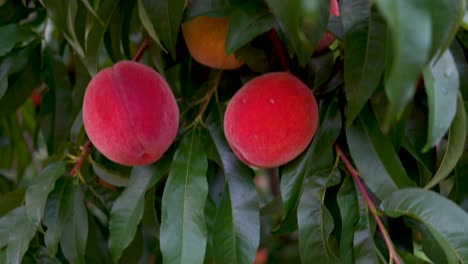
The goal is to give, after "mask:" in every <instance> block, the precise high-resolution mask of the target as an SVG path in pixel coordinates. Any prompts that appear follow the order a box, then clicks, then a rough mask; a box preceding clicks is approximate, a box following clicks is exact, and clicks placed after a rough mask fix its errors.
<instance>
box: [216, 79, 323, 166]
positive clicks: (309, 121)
mask: <svg viewBox="0 0 468 264" xmlns="http://www.w3.org/2000/svg"><path fill="white" fill-rule="evenodd" d="M318 112H319V111H318V106H317V101H316V100H315V97H314V95H313V94H312V92H311V91H310V90H309V88H308V87H307V86H306V85H305V84H304V83H303V82H301V81H300V80H299V79H298V78H296V77H295V76H293V75H291V74H290V73H286V72H274V73H267V74H264V75H261V76H259V77H256V78H254V79H252V80H250V81H249V82H247V83H246V84H245V85H244V86H243V87H242V88H241V89H240V90H239V91H238V92H237V93H236V94H235V95H234V96H233V97H232V99H231V101H230V102H229V104H228V106H227V109H226V113H225V116H224V133H225V135H226V139H227V141H228V143H229V145H230V146H231V148H232V150H233V151H234V153H235V154H236V155H237V157H238V158H239V159H240V160H241V161H243V162H244V163H246V164H248V165H251V166H254V167H259V168H273V167H277V166H280V165H283V164H286V163H287V162H289V161H291V160H293V159H294V158H296V157H297V156H298V155H299V154H301V153H302V152H303V151H304V150H305V148H306V147H307V146H308V145H309V143H310V141H311V140H312V138H313V136H314V134H315V131H316V130H317V125H318V120H319V116H318Z"/></svg>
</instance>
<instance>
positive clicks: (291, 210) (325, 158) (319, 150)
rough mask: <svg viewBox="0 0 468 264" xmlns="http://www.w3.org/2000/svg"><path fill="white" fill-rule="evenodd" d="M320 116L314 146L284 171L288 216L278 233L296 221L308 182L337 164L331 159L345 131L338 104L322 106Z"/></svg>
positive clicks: (284, 218)
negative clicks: (305, 184) (304, 186)
mask: <svg viewBox="0 0 468 264" xmlns="http://www.w3.org/2000/svg"><path fill="white" fill-rule="evenodd" d="M319 112H320V113H321V117H320V120H321V123H320V125H319V127H318V129H317V131H316V133H315V136H314V139H313V141H312V143H311V145H310V146H309V147H308V149H307V150H306V152H304V153H303V154H301V156H299V157H298V158H296V159H295V160H294V161H292V162H291V163H289V164H286V165H285V166H284V167H283V168H282V169H281V182H280V187H281V197H282V199H283V203H284V216H283V219H282V220H281V224H280V226H279V227H278V228H279V229H278V230H276V231H275V232H279V231H281V229H282V227H281V226H286V223H288V222H289V221H294V222H295V221H296V220H295V218H296V214H295V210H296V209H297V206H298V203H299V199H300V195H301V192H302V188H303V184H304V181H305V178H306V177H307V176H308V175H311V174H312V173H314V172H317V171H321V170H323V169H326V168H329V167H330V162H331V163H332V164H333V158H330V156H333V144H334V143H335V140H336V138H337V137H338V135H339V133H340V129H341V114H340V111H339V107H338V102H337V100H333V101H332V102H331V103H329V104H321V105H320V111H319ZM330 159H331V161H330ZM290 219H291V220H290ZM293 219H294V220H293Z"/></svg>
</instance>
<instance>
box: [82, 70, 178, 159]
mask: <svg viewBox="0 0 468 264" xmlns="http://www.w3.org/2000/svg"><path fill="white" fill-rule="evenodd" d="M83 123H84V127H85V130H86V133H87V134H88V137H89V139H90V140H91V142H92V143H93V145H94V146H95V147H96V148H97V149H98V150H99V151H100V152H101V153H102V154H103V155H104V156H106V157H107V158H108V159H110V160H112V161H114V162H117V163H120V164H123V165H128V166H134V165H145V164H149V163H152V162H154V161H156V160H158V159H160V158H161V156H162V155H163V154H164V152H166V151H167V149H168V148H169V146H170V145H171V144H172V142H173V141H174V139H175V136H176V134H177V130H178V126H179V109H178V107H177V103H176V100H175V98H174V95H173V94H172V91H171V90H170V88H169V85H168V84H167V83H166V81H165V80H164V79H163V78H162V77H161V76H160V75H159V74H158V73H157V72H156V71H154V70H153V69H152V68H150V67H148V66H146V65H143V64H140V63H137V62H133V61H121V62H118V63H116V64H115V65H114V66H113V67H112V68H107V69H104V70H102V71H100V72H99V73H98V74H97V75H96V76H95V77H94V78H93V79H92V80H91V82H90V83H89V84H88V87H87V88H86V92H85V96H84V101H83Z"/></svg>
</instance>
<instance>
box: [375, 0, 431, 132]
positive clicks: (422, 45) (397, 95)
mask: <svg viewBox="0 0 468 264" xmlns="http://www.w3.org/2000/svg"><path fill="white" fill-rule="evenodd" d="M375 2H376V3H377V7H378V8H379V10H380V12H381V13H382V15H383V17H384V18H385V20H386V21H387V24H388V27H389V29H390V32H391V44H392V52H393V53H392V56H391V58H390V59H391V67H390V68H388V69H386V73H385V91H386V93H387V96H388V99H389V101H390V104H389V106H388V109H387V115H386V118H385V122H384V126H383V127H384V128H385V130H387V129H388V128H389V127H390V126H391V125H392V124H393V122H395V121H396V120H398V119H399V118H400V117H401V115H402V114H403V111H404V110H405V107H406V106H407V105H408V103H409V102H410V101H411V100H412V98H413V96H414V93H415V90H416V89H415V88H416V83H417V81H418V78H419V74H420V73H421V71H422V69H423V67H424V65H425V64H426V62H427V61H428V59H429V52H430V49H431V25H432V21H431V15H432V14H431V10H430V5H429V4H427V1H426V0H412V1H407V0H377V1H375ZM416 51H417V52H416Z"/></svg>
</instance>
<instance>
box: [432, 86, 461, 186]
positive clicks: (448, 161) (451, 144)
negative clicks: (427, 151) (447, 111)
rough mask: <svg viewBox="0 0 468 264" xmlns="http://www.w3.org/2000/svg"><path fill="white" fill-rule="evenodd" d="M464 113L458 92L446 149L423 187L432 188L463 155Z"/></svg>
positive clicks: (448, 172) (450, 170)
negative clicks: (433, 173)
mask: <svg viewBox="0 0 468 264" xmlns="http://www.w3.org/2000/svg"><path fill="white" fill-rule="evenodd" d="M465 114H466V113H465V108H464V106H463V99H462V97H461V95H460V94H459V95H458V100H457V112H456V114H455V117H454V119H453V121H452V125H451V126H450V129H449V133H448V143H447V149H446V150H445V154H444V158H443V160H442V163H441V164H440V167H439V169H438V170H437V172H436V174H435V175H434V177H433V178H432V179H431V181H430V182H429V183H428V184H427V185H426V186H425V188H432V187H433V186H435V185H436V184H438V183H439V182H441V181H442V180H443V179H445V178H447V176H449V174H450V172H452V170H453V169H454V168H455V166H456V165H457V162H458V160H459V159H460V157H461V156H462V155H463V151H464V149H465V141H466V123H465V122H466V116H465Z"/></svg>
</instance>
